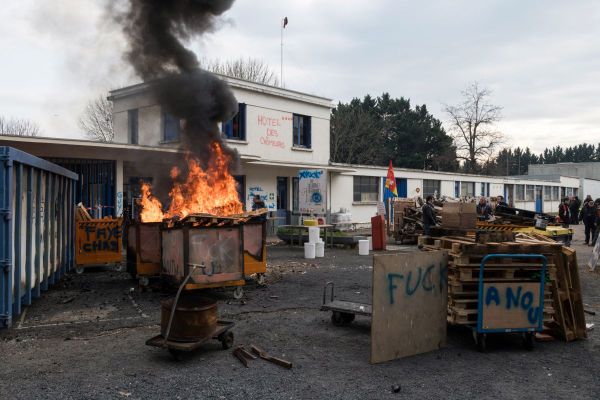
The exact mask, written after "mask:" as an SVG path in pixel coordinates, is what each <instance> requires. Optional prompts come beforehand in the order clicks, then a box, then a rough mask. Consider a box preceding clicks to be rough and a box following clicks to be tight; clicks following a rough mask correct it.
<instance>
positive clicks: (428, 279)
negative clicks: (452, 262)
mask: <svg viewBox="0 0 600 400" xmlns="http://www.w3.org/2000/svg"><path fill="white" fill-rule="evenodd" d="M434 268H435V265H430V266H429V267H427V269H426V270H425V275H423V289H425V291H427V292H430V291H432V290H433V288H434V287H435V284H434V283H433V280H432V278H431V271H433V269H434ZM425 283H427V284H425Z"/></svg>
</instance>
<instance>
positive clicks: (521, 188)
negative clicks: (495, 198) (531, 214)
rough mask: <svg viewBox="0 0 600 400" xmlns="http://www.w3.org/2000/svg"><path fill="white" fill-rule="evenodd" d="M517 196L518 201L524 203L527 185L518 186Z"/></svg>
mask: <svg viewBox="0 0 600 400" xmlns="http://www.w3.org/2000/svg"><path fill="white" fill-rule="evenodd" d="M516 188H517V190H516V192H517V193H516V195H515V198H516V199H517V201H523V200H525V185H516Z"/></svg>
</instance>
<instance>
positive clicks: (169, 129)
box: [163, 113, 180, 142]
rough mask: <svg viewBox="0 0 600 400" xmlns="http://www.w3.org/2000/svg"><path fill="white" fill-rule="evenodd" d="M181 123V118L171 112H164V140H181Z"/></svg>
mask: <svg viewBox="0 0 600 400" xmlns="http://www.w3.org/2000/svg"><path fill="white" fill-rule="evenodd" d="M179 132H180V125H179V119H178V118H175V117H174V116H172V115H171V114H167V113H164V114H163V141H164V142H178V141H179Z"/></svg>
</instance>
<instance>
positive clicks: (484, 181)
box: [0, 77, 581, 223]
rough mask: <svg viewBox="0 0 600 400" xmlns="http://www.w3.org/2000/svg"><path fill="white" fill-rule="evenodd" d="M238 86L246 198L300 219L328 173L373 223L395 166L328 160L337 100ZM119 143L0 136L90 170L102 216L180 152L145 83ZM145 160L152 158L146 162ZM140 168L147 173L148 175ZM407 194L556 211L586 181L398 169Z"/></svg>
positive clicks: (231, 140)
mask: <svg viewBox="0 0 600 400" xmlns="http://www.w3.org/2000/svg"><path fill="white" fill-rule="evenodd" d="M221 79H224V80H226V81H227V82H228V84H229V85H230V86H231V88H232V90H233V92H234V94H235V96H236V98H237V100H238V102H239V104H240V106H239V113H238V115H237V116H236V117H234V119H233V120H232V121H229V122H228V123H226V124H224V126H222V131H223V134H224V135H225V136H226V142H227V144H228V145H229V146H232V147H234V148H235V149H237V150H238V152H239V154H240V158H241V173H240V175H239V176H237V179H238V182H239V192H240V196H241V197H242V198H243V199H244V201H245V202H246V205H247V208H250V203H251V202H250V201H248V200H249V199H250V198H251V197H252V196H253V195H254V194H259V195H261V196H262V197H263V198H264V199H265V202H266V205H267V206H268V207H269V209H270V210H272V211H274V212H276V214H277V215H279V217H280V218H281V219H279V220H278V221H279V222H280V223H286V222H288V223H290V222H291V223H294V222H296V221H297V217H298V215H299V211H298V210H299V188H298V182H299V178H298V172H299V171H300V170H304V169H319V170H323V171H324V172H325V173H326V177H327V179H326V181H327V196H326V205H327V207H326V208H327V209H328V210H329V211H331V212H336V211H339V210H340V209H346V210H348V211H349V212H350V213H352V219H353V221H356V222H367V221H369V219H370V217H371V216H373V215H374V214H375V212H376V209H377V202H378V201H381V200H382V199H383V185H384V183H385V177H386V175H387V167H373V166H360V165H345V164H335V163H330V161H329V134H330V133H329V118H330V113H331V108H332V103H331V100H330V99H327V98H324V97H319V96H314V95H310V94H305V93H300V92H296V91H293V90H288V89H283V88H278V87H272V86H266V85H261V84H257V83H253V82H248V81H244V80H240V79H234V78H229V77H221ZM109 98H110V99H111V100H112V101H113V106H114V121H113V122H114V128H115V141H114V143H97V142H90V141H85V140H68V139H53V138H46V137H36V138H25V137H9V136H0V146H12V147H16V148H19V149H21V150H24V151H26V152H29V153H32V154H34V155H37V156H40V157H45V158H49V159H51V160H53V161H56V162H59V163H61V164H62V165H64V166H67V167H68V168H71V169H73V170H76V171H77V172H79V173H80V176H82V179H81V180H80V182H79V183H78V190H79V197H78V199H80V200H82V201H84V203H85V204H86V205H88V206H101V207H104V208H103V211H104V214H107V213H108V214H117V215H120V214H121V213H122V212H123V209H124V206H126V205H127V204H129V202H130V200H131V199H132V198H133V197H135V196H137V195H138V193H139V181H140V178H146V179H148V178H152V177H148V176H145V175H144V167H145V165H147V164H145V163H147V162H152V163H160V164H164V165H165V168H168V167H169V166H170V165H173V163H174V162H175V161H176V160H177V159H179V158H181V157H182V153H181V152H180V151H179V150H178V149H177V145H178V127H179V124H178V123H177V122H176V121H173V120H172V119H171V118H169V117H168V116H167V115H165V113H164V112H163V111H162V110H161V107H160V105H159V104H156V103H155V101H154V100H153V97H152V96H151V95H150V91H149V87H148V86H147V85H146V84H138V85H133V86H129V87H125V88H121V89H117V90H114V91H112V92H111V93H110V97H109ZM140 160H144V161H140ZM140 171H141V172H140ZM395 177H396V179H397V186H398V191H399V195H400V196H401V197H414V196H422V197H424V196H426V195H428V194H434V193H437V194H438V195H439V196H448V197H460V196H482V195H483V196H497V195H499V194H503V195H504V196H505V198H506V199H507V200H508V201H509V202H512V203H513V204H514V206H516V207H519V208H525V209H529V210H536V211H543V212H556V211H557V209H558V204H559V199H560V198H561V197H562V196H563V195H569V194H577V192H578V191H581V189H580V180H579V178H570V177H567V176H556V177H552V178H551V179H542V178H539V179H536V178H535V177H532V176H526V177H489V176H481V175H469V174H457V173H446V172H435V171H423V170H410V169H402V168H396V169H395Z"/></svg>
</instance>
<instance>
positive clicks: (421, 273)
mask: <svg viewBox="0 0 600 400" xmlns="http://www.w3.org/2000/svg"><path fill="white" fill-rule="evenodd" d="M412 274H413V272H412V271H408V276H407V277H406V294H407V295H409V296H412V295H413V294H414V293H415V292H416V290H417V288H418V287H419V284H420V283H421V276H422V275H423V270H422V269H421V267H419V278H418V279H417V283H415V286H414V287H413V288H412V289H411V288H410V281H411V280H412Z"/></svg>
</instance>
